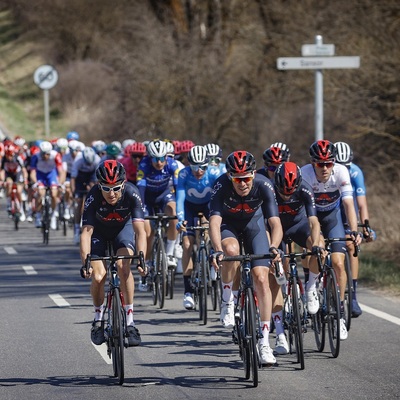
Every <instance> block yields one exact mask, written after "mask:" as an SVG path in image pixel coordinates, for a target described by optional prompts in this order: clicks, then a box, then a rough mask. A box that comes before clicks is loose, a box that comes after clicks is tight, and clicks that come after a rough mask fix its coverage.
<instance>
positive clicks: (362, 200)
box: [356, 196, 369, 222]
mask: <svg viewBox="0 0 400 400" xmlns="http://www.w3.org/2000/svg"><path fill="white" fill-rule="evenodd" d="M356 201H357V206H358V212H359V215H360V221H361V222H364V221H365V220H366V219H367V220H369V213H368V205H367V198H366V196H357V197H356Z"/></svg>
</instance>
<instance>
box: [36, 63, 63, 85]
mask: <svg viewBox="0 0 400 400" xmlns="http://www.w3.org/2000/svg"><path fill="white" fill-rule="evenodd" d="M33 81H34V82H35V83H36V85H38V86H39V87H40V89H43V90H47V89H51V88H53V87H54V86H55V85H56V83H57V81H58V73H57V71H56V70H55V68H54V67H53V66H51V65H41V66H40V67H39V68H38V69H37V70H36V71H35V73H34V74H33Z"/></svg>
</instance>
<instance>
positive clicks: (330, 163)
mask: <svg viewBox="0 0 400 400" xmlns="http://www.w3.org/2000/svg"><path fill="white" fill-rule="evenodd" d="M315 165H316V166H317V167H318V168H324V167H326V168H331V167H333V166H334V165H335V163H334V162H317V163H315Z"/></svg>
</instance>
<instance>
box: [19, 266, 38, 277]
mask: <svg viewBox="0 0 400 400" xmlns="http://www.w3.org/2000/svg"><path fill="white" fill-rule="evenodd" d="M22 269H23V270H24V271H25V273H26V274H27V275H37V271H36V270H35V268H33V267H32V265H23V266H22Z"/></svg>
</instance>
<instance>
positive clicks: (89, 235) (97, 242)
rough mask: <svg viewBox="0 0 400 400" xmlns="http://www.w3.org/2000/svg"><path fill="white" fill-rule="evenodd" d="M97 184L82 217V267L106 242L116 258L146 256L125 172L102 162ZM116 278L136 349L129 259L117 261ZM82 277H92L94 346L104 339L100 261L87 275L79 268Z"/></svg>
mask: <svg viewBox="0 0 400 400" xmlns="http://www.w3.org/2000/svg"><path fill="white" fill-rule="evenodd" d="M96 177H97V180H98V185H95V186H93V187H92V188H91V190H90V191H89V193H88V195H87V197H86V201H85V205H84V211H83V216H82V233H81V238H80V254H81V260H82V265H85V261H86V257H87V255H88V254H91V255H93V256H99V257H102V256H105V255H106V254H105V252H106V249H107V241H110V240H111V241H112V242H113V247H114V252H115V253H116V254H117V255H121V256H129V255H133V253H134V251H135V250H136V252H137V253H139V252H140V251H143V253H144V254H145V253H146V232H145V230H144V216H143V206H142V201H141V199H140V195H139V192H138V190H137V188H136V187H135V186H134V185H132V184H131V183H129V182H125V181H126V174H125V169H124V167H123V166H122V164H121V163H119V162H118V161H116V160H106V161H103V162H101V163H100V164H99V166H98V167H97V169H96ZM117 265H118V275H119V278H120V285H121V291H122V293H123V295H124V299H125V303H126V304H125V311H126V324H127V326H128V335H129V336H128V343H129V345H130V346H138V345H140V343H141V338H140V333H139V331H138V329H137V328H136V327H135V323H134V320H133V297H134V280H133V276H132V272H131V266H130V265H131V260H129V259H126V260H118V264H117ZM143 268H144V266H143V265H138V271H139V273H140V274H141V275H142V276H144V275H145V272H146V271H145V270H144V269H143ZM81 276H82V277H83V278H90V277H91V278H92V283H91V288H90V293H91V295H92V299H93V305H94V311H95V317H94V321H93V324H92V330H91V339H92V342H93V343H94V344H96V345H100V344H102V343H103V342H104V341H105V338H104V319H103V318H104V305H103V303H104V284H105V280H106V276H107V273H106V268H105V265H104V263H103V262H102V261H93V262H92V263H91V269H89V274H86V269H85V267H82V268H81Z"/></svg>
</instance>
